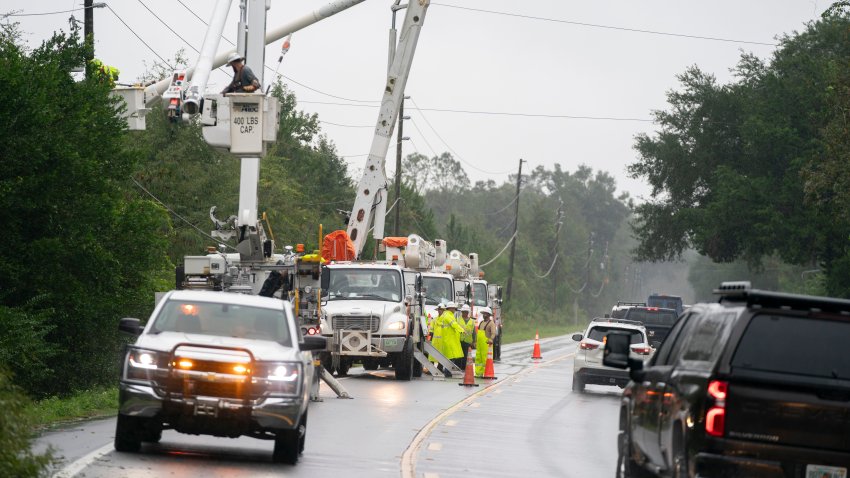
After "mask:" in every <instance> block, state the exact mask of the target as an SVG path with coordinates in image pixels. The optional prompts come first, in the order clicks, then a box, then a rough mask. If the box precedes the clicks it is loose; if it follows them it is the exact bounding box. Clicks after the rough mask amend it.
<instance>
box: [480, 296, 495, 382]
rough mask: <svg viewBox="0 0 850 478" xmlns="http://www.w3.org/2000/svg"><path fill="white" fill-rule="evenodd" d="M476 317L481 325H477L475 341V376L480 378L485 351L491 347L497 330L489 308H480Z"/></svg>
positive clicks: (485, 362)
mask: <svg viewBox="0 0 850 478" xmlns="http://www.w3.org/2000/svg"><path fill="white" fill-rule="evenodd" d="M478 315H479V316H480V317H481V323H479V324H478V337H477V339H476V341H475V376H477V377H480V376H482V375H484V366H485V365H486V364H487V351H488V350H489V349H490V346H491V345H493V340H494V339H495V338H496V332H497V330H496V321H495V320H493V311H492V310H491V309H490V308H489V307H480V308H479V309H478Z"/></svg>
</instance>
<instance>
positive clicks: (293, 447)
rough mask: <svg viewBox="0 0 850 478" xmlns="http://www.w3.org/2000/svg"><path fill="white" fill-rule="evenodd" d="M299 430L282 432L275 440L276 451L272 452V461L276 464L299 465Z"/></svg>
mask: <svg viewBox="0 0 850 478" xmlns="http://www.w3.org/2000/svg"><path fill="white" fill-rule="evenodd" d="M299 429H300V427H298V428H296V429H294V430H280V431H278V432H277V436H276V437H275V439H274V451H273V452H272V461H274V462H275V463H285V464H287V465H295V464H297V463H298V455H299V448H300V446H301V445H300V443H299V441H300V440H299V437H298V435H299Z"/></svg>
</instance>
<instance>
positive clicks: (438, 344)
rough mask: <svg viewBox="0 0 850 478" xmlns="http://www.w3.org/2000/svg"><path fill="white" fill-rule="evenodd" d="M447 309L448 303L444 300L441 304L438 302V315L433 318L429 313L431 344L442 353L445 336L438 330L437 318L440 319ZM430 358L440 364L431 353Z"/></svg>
mask: <svg viewBox="0 0 850 478" xmlns="http://www.w3.org/2000/svg"><path fill="white" fill-rule="evenodd" d="M445 310H446V304H445V303H443V302H440V303H439V304H437V312H436V313H437V317H436V318H432V317H431V314H428V335H430V336H431V345H433V346H434V348H435V349H437V350H439V351H440V353H442V347H443V336H442V334H440V332H438V331H437V319H439V318H440V316H441V315H443V312H444V311H445ZM428 360H430V361H432V362H434V363H436V364H439V362H437V359H435V358H434V357H433V356H431V355H429V356H428Z"/></svg>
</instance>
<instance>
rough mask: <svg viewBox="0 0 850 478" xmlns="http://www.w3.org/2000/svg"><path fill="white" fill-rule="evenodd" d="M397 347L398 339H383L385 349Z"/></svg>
mask: <svg viewBox="0 0 850 478" xmlns="http://www.w3.org/2000/svg"><path fill="white" fill-rule="evenodd" d="M396 345H398V339H384V346H385V347H395V346H396Z"/></svg>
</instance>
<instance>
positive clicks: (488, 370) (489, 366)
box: [481, 344, 496, 380]
mask: <svg viewBox="0 0 850 478" xmlns="http://www.w3.org/2000/svg"><path fill="white" fill-rule="evenodd" d="M481 378H486V379H488V380H496V371H495V370H493V344H490V345H489V346H488V347H487V362H485V363H484V376H483V377H481Z"/></svg>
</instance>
